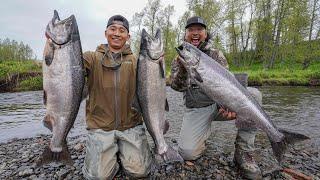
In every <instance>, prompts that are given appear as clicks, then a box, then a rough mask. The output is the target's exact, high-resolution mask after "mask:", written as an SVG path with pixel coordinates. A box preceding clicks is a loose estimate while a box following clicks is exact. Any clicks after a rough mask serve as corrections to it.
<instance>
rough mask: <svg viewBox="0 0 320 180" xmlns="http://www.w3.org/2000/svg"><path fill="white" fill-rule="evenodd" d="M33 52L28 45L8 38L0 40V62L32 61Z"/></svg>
mask: <svg viewBox="0 0 320 180" xmlns="http://www.w3.org/2000/svg"><path fill="white" fill-rule="evenodd" d="M33 57H34V55H33V51H32V49H31V48H30V46H29V45H28V44H24V43H23V42H20V43H18V42H17V41H15V40H10V39H9V38H6V39H3V40H2V39H0V61H5V60H30V59H33Z"/></svg>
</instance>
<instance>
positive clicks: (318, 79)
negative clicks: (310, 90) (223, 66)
mask: <svg viewBox="0 0 320 180" xmlns="http://www.w3.org/2000/svg"><path fill="white" fill-rule="evenodd" d="M230 69H231V71H232V72H235V73H239V72H246V73H248V74H249V80H248V81H249V85H258V86H260V85H297V86H309V85H318V86H319V85H320V61H318V62H314V63H312V64H311V65H310V66H309V67H308V68H307V69H305V70H302V67H301V64H298V63H296V64H295V63H279V64H276V65H275V68H274V69H270V70H266V69H264V68H263V65H262V64H255V65H253V66H250V67H240V68H237V67H234V66H231V68H230Z"/></svg>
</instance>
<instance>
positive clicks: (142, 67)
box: [137, 29, 183, 162]
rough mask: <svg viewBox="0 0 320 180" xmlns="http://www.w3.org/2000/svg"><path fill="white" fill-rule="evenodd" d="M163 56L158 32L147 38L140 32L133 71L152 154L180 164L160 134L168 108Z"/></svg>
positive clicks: (173, 151) (176, 154)
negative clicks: (136, 63)
mask: <svg viewBox="0 0 320 180" xmlns="http://www.w3.org/2000/svg"><path fill="white" fill-rule="evenodd" d="M163 55H164V48H163V42H162V38H161V32H160V30H159V29H158V30H157V32H156V35H155V37H151V36H150V35H149V34H148V33H147V32H146V31H145V30H144V29H143V30H142V34H141V46H140V54H139V59H138V70H137V97H138V102H139V105H140V110H141V113H142V116H143V119H144V122H145V124H146V127H147V130H148V132H149V133H150V135H151V137H152V138H153V141H154V143H155V147H156V153H157V154H159V155H161V157H162V158H163V159H164V161H165V162H171V161H183V159H182V157H181V156H180V154H179V153H178V152H177V151H176V150H174V149H173V148H172V147H170V146H169V145H168V144H167V143H166V141H165V139H164V135H163V134H164V131H165V129H166V123H165V110H166V106H167V105H168V104H167V101H166V78H165V62H164V57H163ZM167 107H168V106H167Z"/></svg>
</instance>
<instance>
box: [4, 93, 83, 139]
mask: <svg viewBox="0 0 320 180" xmlns="http://www.w3.org/2000/svg"><path fill="white" fill-rule="evenodd" d="M42 97H43V94H42V91H31V92H21V93H1V94H0V142H5V141H7V140H10V139H12V138H26V137H33V136H36V135H38V134H49V133H50V131H49V130H48V129H46V128H45V127H44V126H43V125H42V119H43V117H44V115H45V108H44V105H43V100H42ZM83 107H84V106H83V105H82V107H81V111H80V113H79V115H80V116H79V117H77V120H76V123H75V125H74V126H75V127H77V128H74V129H72V131H71V133H70V134H71V136H72V135H77V134H79V133H80V132H84V129H85V128H84V108H83Z"/></svg>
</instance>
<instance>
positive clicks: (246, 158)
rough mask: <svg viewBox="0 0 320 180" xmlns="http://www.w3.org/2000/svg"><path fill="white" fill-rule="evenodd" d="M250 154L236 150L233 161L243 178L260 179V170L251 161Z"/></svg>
mask: <svg viewBox="0 0 320 180" xmlns="http://www.w3.org/2000/svg"><path fill="white" fill-rule="evenodd" d="M252 153H253V152H252V151H250V152H245V151H242V150H240V149H239V148H236V150H235V152H234V159H233V161H234V163H235V164H236V166H237V167H238V170H239V172H240V174H241V176H242V177H243V178H246V179H252V180H256V179H262V174H261V170H260V168H259V166H258V165H257V164H256V162H255V160H254V159H253V156H252V155H253V154H252Z"/></svg>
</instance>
